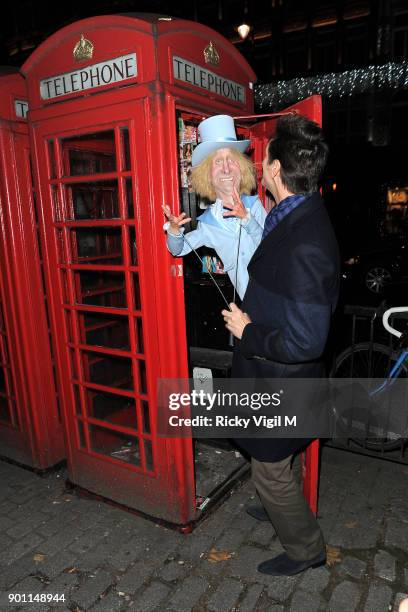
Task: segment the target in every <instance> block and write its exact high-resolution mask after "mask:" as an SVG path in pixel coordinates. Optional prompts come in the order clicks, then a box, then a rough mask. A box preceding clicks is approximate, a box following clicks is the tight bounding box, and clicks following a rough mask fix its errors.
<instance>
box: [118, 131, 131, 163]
mask: <svg viewBox="0 0 408 612" xmlns="http://www.w3.org/2000/svg"><path fill="white" fill-rule="evenodd" d="M120 136H121V138H120V140H121V144H122V165H123V168H122V170H130V144H129V129H128V128H127V127H123V128H121V129H120Z"/></svg>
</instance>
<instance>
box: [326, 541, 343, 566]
mask: <svg viewBox="0 0 408 612" xmlns="http://www.w3.org/2000/svg"><path fill="white" fill-rule="evenodd" d="M341 561H342V559H341V554H340V551H339V549H338V548H333V546H326V563H327V565H328V566H329V567H333V565H335V564H336V563H341Z"/></svg>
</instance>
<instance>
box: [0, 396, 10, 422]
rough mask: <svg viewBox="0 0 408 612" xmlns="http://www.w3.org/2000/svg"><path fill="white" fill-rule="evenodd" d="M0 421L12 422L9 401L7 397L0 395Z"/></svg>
mask: <svg viewBox="0 0 408 612" xmlns="http://www.w3.org/2000/svg"><path fill="white" fill-rule="evenodd" d="M0 421H4V422H5V423H11V414H10V408H9V403H8V401H7V399H6V398H5V397H2V396H0Z"/></svg>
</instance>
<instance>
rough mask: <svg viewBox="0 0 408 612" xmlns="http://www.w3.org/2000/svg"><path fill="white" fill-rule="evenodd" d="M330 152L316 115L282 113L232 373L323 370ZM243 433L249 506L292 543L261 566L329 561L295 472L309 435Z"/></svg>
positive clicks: (332, 289)
mask: <svg viewBox="0 0 408 612" xmlns="http://www.w3.org/2000/svg"><path fill="white" fill-rule="evenodd" d="M327 153H328V149H327V145H326V143H325V142H324V139H323V133H322V130H321V129H320V127H319V126H318V125H317V124H316V123H314V122H312V121H310V120H308V119H306V118H305V117H301V116H299V115H287V116H284V117H281V118H280V119H279V120H278V122H277V128H276V137H275V138H274V139H272V140H271V141H270V142H269V143H268V146H267V149H266V155H265V158H264V161H263V179H262V180H263V184H264V185H265V186H266V187H267V189H268V190H269V191H270V193H271V194H272V195H273V197H274V200H275V203H276V204H275V206H274V208H273V209H272V210H271V211H270V213H269V214H268V216H267V218H266V220H265V229H264V234H263V239H262V241H261V243H260V245H259V246H258V248H257V250H256V251H255V253H254V255H253V256H252V259H251V261H250V263H249V265H248V272H249V285H248V288H247V291H246V293H245V297H244V300H243V303H242V310H240V309H239V308H238V307H237V306H235V304H231V305H230V307H231V312H229V311H228V310H224V311H223V313H222V314H223V316H224V319H225V322H226V327H227V329H228V330H229V331H231V332H232V333H233V334H234V336H235V337H236V338H238V342H237V343H236V347H235V350H234V359H233V368H232V378H251V379H257V378H258V379H259V378H261V379H267V378H319V377H322V376H324V369H323V365H322V363H321V357H322V353H323V351H324V347H325V344H326V340H327V336H328V332H329V327H330V319H331V315H332V312H333V310H334V308H335V306H336V302H337V297H338V288H339V258H338V248H337V242H336V238H335V235H334V232H333V228H332V226H331V223H330V220H329V217H328V214H327V212H326V210H325V207H324V204H323V201H322V199H321V197H320V194H319V191H318V180H319V178H320V175H321V173H322V171H323V169H324V166H325V163H326V159H327ZM300 402H302V398H301V397H300V398H299V403H300ZM303 408H305V410H307V406H303V405H302V409H303ZM236 442H237V444H239V445H240V446H241V447H242V448H243V449H244V450H245V451H247V452H248V453H249V454H250V455H251V465H252V479H253V482H254V484H255V487H256V489H257V492H258V494H259V497H260V499H261V502H262V507H255V508H252V509H248V511H249V513H250V514H252V515H253V516H255V518H258V519H259V520H267V519H270V520H271V522H272V524H273V526H274V528H275V530H276V532H277V535H278V537H279V539H280V541H281V543H282V546H283V548H284V549H285V552H284V553H282V554H281V555H279V556H278V557H275V558H273V559H269V560H268V561H265V562H263V563H261V564H260V565H259V567H258V570H259V571H260V572H263V573H266V574H270V575H273V576H285V575H286V576H287V575H294V574H298V573H299V572H302V571H304V570H305V569H307V568H309V567H318V566H319V565H323V564H324V563H325V561H326V554H325V545H324V541H323V536H322V533H321V531H320V528H319V525H318V523H317V521H316V518H315V516H314V515H313V513H312V512H311V510H310V508H309V506H308V505H307V503H306V501H305V499H304V497H303V495H302V492H301V490H300V487H299V484H298V482H297V481H296V479H295V477H294V473H293V459H294V456H295V455H296V453H298V452H299V451H300V450H301V448H302V446H304V445H305V444H306V443H307V442H308V440H305V439H286V438H269V439H268V438H251V439H249V438H248V439H243V438H241V439H239V440H236Z"/></svg>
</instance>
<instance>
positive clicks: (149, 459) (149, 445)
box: [144, 440, 154, 472]
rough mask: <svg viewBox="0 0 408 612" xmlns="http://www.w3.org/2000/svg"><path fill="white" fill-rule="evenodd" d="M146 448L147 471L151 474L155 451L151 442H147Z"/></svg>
mask: <svg viewBox="0 0 408 612" xmlns="http://www.w3.org/2000/svg"><path fill="white" fill-rule="evenodd" d="M144 447H145V457H146V469H147V470H149V472H152V471H153V469H154V468H153V449H152V443H151V441H150V440H145V441H144Z"/></svg>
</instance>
